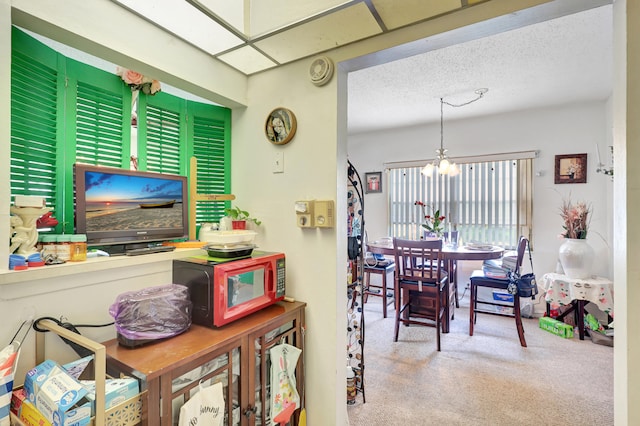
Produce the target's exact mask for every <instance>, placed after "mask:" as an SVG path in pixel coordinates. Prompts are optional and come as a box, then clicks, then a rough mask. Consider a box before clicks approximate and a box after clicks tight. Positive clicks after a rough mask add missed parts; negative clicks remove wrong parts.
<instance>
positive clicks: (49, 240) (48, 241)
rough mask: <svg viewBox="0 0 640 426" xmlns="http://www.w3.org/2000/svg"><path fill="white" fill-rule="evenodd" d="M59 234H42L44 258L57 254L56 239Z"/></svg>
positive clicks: (42, 254)
mask: <svg viewBox="0 0 640 426" xmlns="http://www.w3.org/2000/svg"><path fill="white" fill-rule="evenodd" d="M57 238H58V236H57V235H53V234H46V235H43V236H42V251H41V252H40V256H41V257H42V258H43V259H44V258H45V257H47V256H56V245H57V243H56V241H57Z"/></svg>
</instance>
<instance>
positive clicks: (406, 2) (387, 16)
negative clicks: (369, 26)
mask: <svg viewBox="0 0 640 426" xmlns="http://www.w3.org/2000/svg"><path fill="white" fill-rule="evenodd" d="M372 3H373V5H374V6H375V8H376V10H377V11H378V13H379V14H380V17H381V18H382V20H383V21H384V24H385V25H386V26H387V28H388V29H390V30H393V29H396V28H398V27H402V26H404V25H408V24H412V23H414V22H417V21H422V20H424V19H428V18H432V17H434V16H436V15H440V14H442V13H445V12H450V11H452V10H455V9H459V8H461V7H462V3H461V0H438V1H425V0H403V2H402V7H398V1H397V0H372Z"/></svg>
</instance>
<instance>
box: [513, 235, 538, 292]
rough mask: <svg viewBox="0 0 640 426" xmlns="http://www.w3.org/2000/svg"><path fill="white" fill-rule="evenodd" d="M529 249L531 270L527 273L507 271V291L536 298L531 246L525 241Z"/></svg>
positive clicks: (536, 288) (536, 290)
mask: <svg viewBox="0 0 640 426" xmlns="http://www.w3.org/2000/svg"><path fill="white" fill-rule="evenodd" d="M527 248H528V251H529V262H530V263H531V272H530V273H528V274H524V275H520V273H518V272H513V271H512V272H510V273H509V281H510V282H509V285H508V286H507V292H509V293H510V294H516V293H517V294H518V296H520V297H530V298H532V299H535V298H536V295H537V294H538V284H537V283H536V275H535V274H534V272H533V259H531V247H530V246H529V244H528V243H527Z"/></svg>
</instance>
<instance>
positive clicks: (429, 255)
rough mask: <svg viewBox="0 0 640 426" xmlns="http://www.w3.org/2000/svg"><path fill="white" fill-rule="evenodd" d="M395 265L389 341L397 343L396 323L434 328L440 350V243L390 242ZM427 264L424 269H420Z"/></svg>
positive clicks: (443, 305) (443, 298) (443, 303)
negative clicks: (394, 314) (392, 332)
mask: <svg viewBox="0 0 640 426" xmlns="http://www.w3.org/2000/svg"><path fill="white" fill-rule="evenodd" d="M393 251H394V259H395V264H396V272H395V277H394V288H395V294H396V303H395V308H396V321H395V330H394V337H393V341H394V342H397V341H398V332H399V328H400V323H403V324H405V325H411V324H413V325H421V326H429V327H435V329H436V347H437V349H438V351H440V332H441V331H442V330H443V328H444V327H443V318H444V317H445V315H446V312H447V302H448V295H447V290H448V279H449V277H448V274H447V273H446V271H444V268H443V261H442V256H441V252H442V240H441V239H427V240H405V239H400V238H394V239H393ZM424 265H428V266H424Z"/></svg>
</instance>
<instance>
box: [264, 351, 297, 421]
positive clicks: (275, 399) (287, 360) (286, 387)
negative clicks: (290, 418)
mask: <svg viewBox="0 0 640 426" xmlns="http://www.w3.org/2000/svg"><path fill="white" fill-rule="evenodd" d="M269 353H270V355H271V424H272V425H274V426H275V425H277V423H276V422H275V421H274V419H275V417H276V416H277V415H278V414H280V412H281V411H284V410H285V409H286V408H287V407H288V406H289V405H291V404H295V405H296V408H298V407H300V395H299V394H298V389H297V388H296V376H295V372H296V365H297V364H298V358H299V357H300V353H302V350H300V349H298V348H296V347H295V346H291V345H288V344H286V343H283V344H281V345H276V346H274V347H273V348H271V350H270V352H269Z"/></svg>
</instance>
